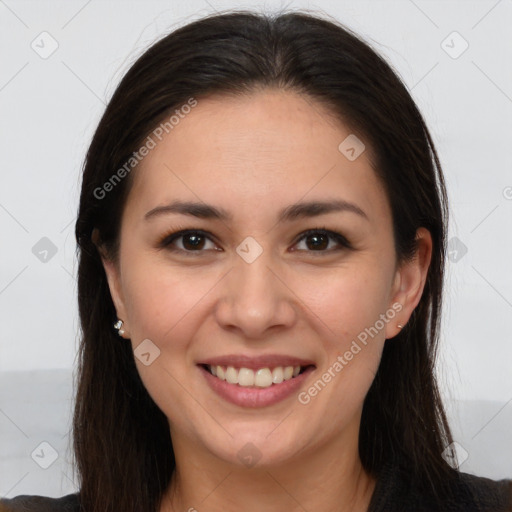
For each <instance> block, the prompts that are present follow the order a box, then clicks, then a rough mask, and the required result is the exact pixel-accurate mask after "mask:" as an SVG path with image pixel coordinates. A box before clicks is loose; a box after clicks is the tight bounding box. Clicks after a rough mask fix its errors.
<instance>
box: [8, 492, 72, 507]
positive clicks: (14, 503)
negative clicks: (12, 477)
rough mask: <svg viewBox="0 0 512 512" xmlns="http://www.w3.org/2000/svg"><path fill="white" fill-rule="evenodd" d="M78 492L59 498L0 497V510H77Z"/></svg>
mask: <svg viewBox="0 0 512 512" xmlns="http://www.w3.org/2000/svg"><path fill="white" fill-rule="evenodd" d="M79 511H80V498H79V495H78V493H76V494H68V495H67V496H62V497H61V498H46V497H44V496H26V495H23V496H16V497H15V498H12V499H5V498H4V499H0V512H79Z"/></svg>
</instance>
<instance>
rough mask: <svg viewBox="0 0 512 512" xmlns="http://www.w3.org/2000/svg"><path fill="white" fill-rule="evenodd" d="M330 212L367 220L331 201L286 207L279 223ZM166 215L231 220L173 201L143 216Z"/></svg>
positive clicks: (216, 210) (215, 211) (203, 206)
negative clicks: (345, 213)
mask: <svg viewBox="0 0 512 512" xmlns="http://www.w3.org/2000/svg"><path fill="white" fill-rule="evenodd" d="M332 212H352V213H355V214H357V215H359V216H360V217H363V218H364V219H366V220H368V216H367V215H366V213H365V212H364V211H363V210H362V209H361V208H359V206H357V205H355V204H353V203H349V202H348V201H345V200H342V199H337V200H332V201H310V202H304V203H297V204H292V205H290V206H287V207H286V208H284V209H283V210H281V211H280V212H279V215H278V221H279V222H286V221H288V222H290V221H292V220H295V219H298V218H301V217H316V216H319V215H324V214H327V213H332ZM168 213H180V214H182V215H191V216H193V217H199V218H200V219H217V220H222V221H229V220H232V218H233V217H232V215H231V214H230V213H229V212H228V211H226V210H224V209H223V208H218V207H215V206H211V205H208V204H206V203H195V202H191V201H174V202H172V203H170V204H167V205H164V206H157V207H156V208H153V209H152V210H150V211H149V212H147V213H146V215H144V218H145V219H146V220H148V219H151V218H154V217H156V216H159V215H163V214H168Z"/></svg>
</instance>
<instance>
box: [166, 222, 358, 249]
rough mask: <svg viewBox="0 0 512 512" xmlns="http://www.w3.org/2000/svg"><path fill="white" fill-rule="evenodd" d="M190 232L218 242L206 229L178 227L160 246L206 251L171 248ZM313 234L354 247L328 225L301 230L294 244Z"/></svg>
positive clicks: (343, 246)
mask: <svg viewBox="0 0 512 512" xmlns="http://www.w3.org/2000/svg"><path fill="white" fill-rule="evenodd" d="M190 234H199V235H202V236H204V237H205V238H207V239H208V240H210V241H211V242H213V243H215V244H217V242H216V237H215V236H214V235H213V234H212V233H210V232H208V231H205V230H203V229H194V228H181V227H176V228H175V229H173V230H172V231H171V232H170V233H167V234H165V235H164V236H163V237H162V238H161V239H160V241H159V242H158V248H160V249H168V250H170V251H175V252H182V253H185V254H192V253H197V254H201V253H202V252H205V250H197V251H190V250H183V249H169V247H170V246H171V244H172V243H173V242H174V241H176V240H178V239H179V238H181V237H184V236H186V235H190ZM313 234H323V235H325V236H327V237H328V238H329V239H330V240H334V241H335V242H337V244H338V245H339V246H341V247H342V248H344V249H347V250H350V249H353V246H352V244H351V243H350V242H349V241H348V239H347V238H346V237H345V236H344V235H342V234H341V233H339V232H337V231H333V230H331V229H327V228H326V227H318V228H311V229H307V230H306V231H303V232H301V233H300V234H299V235H298V237H297V238H296V239H295V241H294V242H293V245H297V244H298V243H299V242H301V241H302V240H303V239H305V238H306V237H308V236H310V235H313ZM336 250H340V249H328V250H320V251H314V250H309V251H303V250H301V251H300V252H308V253H318V254H322V253H324V254H330V253H332V252H334V251H336Z"/></svg>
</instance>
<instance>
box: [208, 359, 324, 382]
mask: <svg viewBox="0 0 512 512" xmlns="http://www.w3.org/2000/svg"><path fill="white" fill-rule="evenodd" d="M200 366H202V367H203V368H204V369H205V370H206V371H208V372H209V373H210V374H211V375H213V376H214V377H216V378H217V379H219V380H223V381H226V382H228V383H229V384H235V385H238V386H240V387H247V388H251V387H252V388H270V387H272V386H275V385H278V384H281V383H283V382H285V381H288V380H292V379H294V378H295V377H297V376H298V375H301V374H302V373H304V372H305V371H306V370H308V369H309V368H314V365H307V366H276V367H274V368H269V367H264V368H258V369H256V370H253V369H251V368H244V367H241V368H235V367H233V366H221V365H209V364H201V365H200Z"/></svg>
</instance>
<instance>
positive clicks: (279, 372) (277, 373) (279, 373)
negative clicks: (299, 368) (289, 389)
mask: <svg viewBox="0 0 512 512" xmlns="http://www.w3.org/2000/svg"><path fill="white" fill-rule="evenodd" d="M283 380H284V378H283V367H282V366H278V367H277V368H274V370H273V371H272V382H273V383H274V384H281V382H283Z"/></svg>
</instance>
